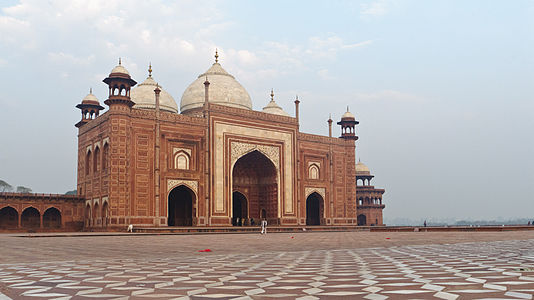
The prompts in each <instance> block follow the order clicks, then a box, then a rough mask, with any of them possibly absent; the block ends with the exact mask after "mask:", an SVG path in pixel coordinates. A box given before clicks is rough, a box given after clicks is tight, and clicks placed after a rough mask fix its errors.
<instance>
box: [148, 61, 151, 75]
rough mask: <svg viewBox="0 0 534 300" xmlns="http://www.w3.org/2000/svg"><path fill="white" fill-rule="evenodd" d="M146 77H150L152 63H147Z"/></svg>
mask: <svg viewBox="0 0 534 300" xmlns="http://www.w3.org/2000/svg"><path fill="white" fill-rule="evenodd" d="M148 77H152V63H148Z"/></svg>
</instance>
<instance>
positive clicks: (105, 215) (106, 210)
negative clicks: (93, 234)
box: [102, 201, 109, 227]
mask: <svg viewBox="0 0 534 300" xmlns="http://www.w3.org/2000/svg"><path fill="white" fill-rule="evenodd" d="M108 223H109V205H108V202H107V201H106V202H104V204H102V226H104V227H107V226H108Z"/></svg>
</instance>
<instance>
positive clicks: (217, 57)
mask: <svg viewBox="0 0 534 300" xmlns="http://www.w3.org/2000/svg"><path fill="white" fill-rule="evenodd" d="M218 62H219V52H218V51H217V48H215V63H218Z"/></svg>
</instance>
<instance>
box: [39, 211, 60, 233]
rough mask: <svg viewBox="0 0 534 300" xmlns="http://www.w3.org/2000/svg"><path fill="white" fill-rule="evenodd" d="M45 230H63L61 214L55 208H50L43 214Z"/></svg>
mask: <svg viewBox="0 0 534 300" xmlns="http://www.w3.org/2000/svg"><path fill="white" fill-rule="evenodd" d="M43 227H44V228H61V212H60V211H59V209H57V208H55V207H50V208H48V209H47V210H46V211H45V212H44V214H43Z"/></svg>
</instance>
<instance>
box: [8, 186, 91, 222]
mask: <svg viewBox="0 0 534 300" xmlns="http://www.w3.org/2000/svg"><path fill="white" fill-rule="evenodd" d="M83 204H84V200H83V198H81V197H79V196H76V195H51V194H22V193H0V231H28V230H31V231H55V230H71V231H72V230H81V229H82V228H83V221H84V211H83V209H84V206H83Z"/></svg>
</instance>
